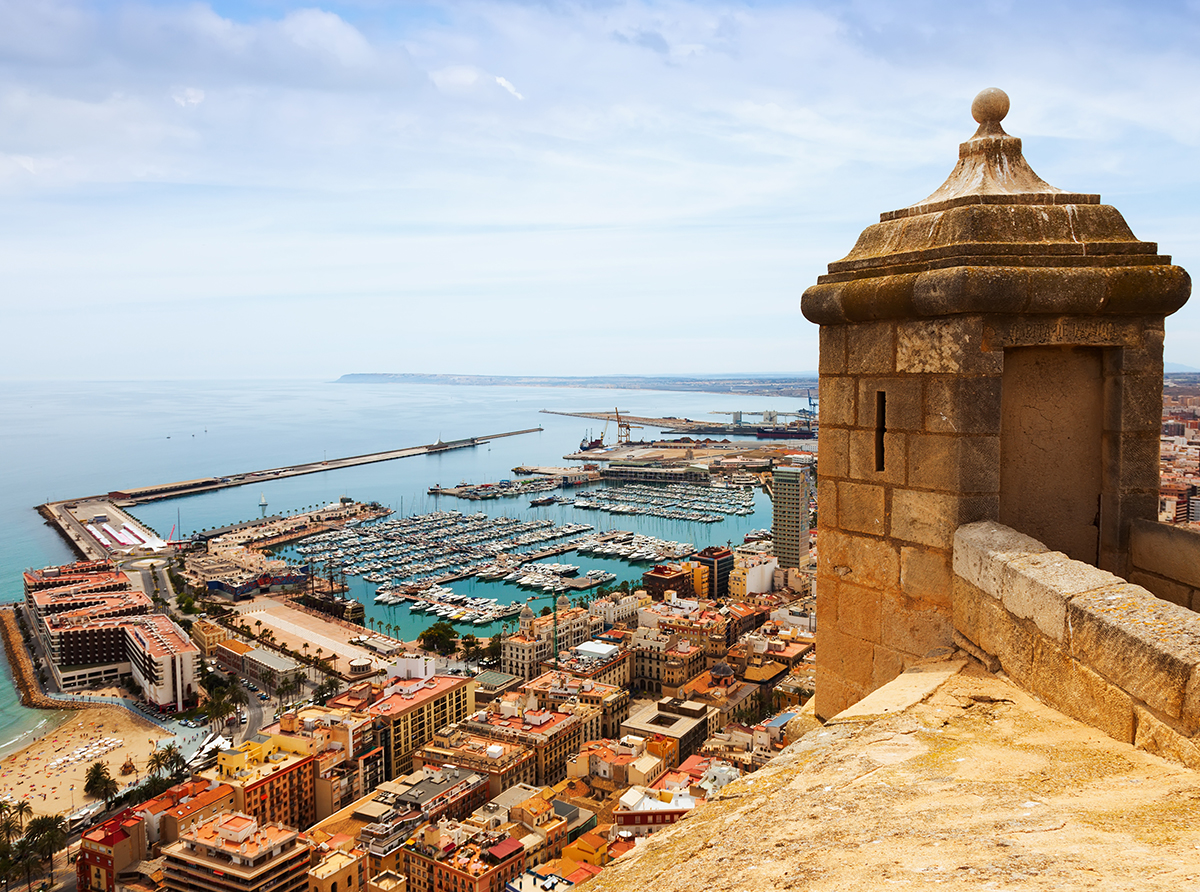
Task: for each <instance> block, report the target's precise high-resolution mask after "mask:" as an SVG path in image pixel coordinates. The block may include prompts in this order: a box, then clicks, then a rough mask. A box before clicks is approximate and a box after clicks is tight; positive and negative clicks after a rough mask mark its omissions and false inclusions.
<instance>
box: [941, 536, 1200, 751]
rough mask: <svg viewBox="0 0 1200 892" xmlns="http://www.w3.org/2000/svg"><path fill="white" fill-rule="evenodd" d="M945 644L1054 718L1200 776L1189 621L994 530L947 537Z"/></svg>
mask: <svg viewBox="0 0 1200 892" xmlns="http://www.w3.org/2000/svg"><path fill="white" fill-rule="evenodd" d="M953 568H954V579H953V606H954V628H955V633H956V634H955V642H956V643H957V644H958V645H959V646H961V647H962V648H963V649H964V650H967V651H969V652H970V653H972V654H974V655H975V656H976V657H978V658H979V659H981V660H982V661H984V663H985V664H987V665H988V668H990V669H993V670H997V669H1002V670H1003V671H1004V672H1005V673H1006V674H1007V675H1008V676H1009V677H1010V678H1012V679H1013V681H1015V682H1016V683H1017V684H1018V685H1020V686H1021V687H1023V688H1025V689H1026V690H1028V691H1030V692H1031V693H1033V694H1035V695H1037V696H1038V697H1040V698H1042V699H1043V700H1044V701H1046V702H1047V703H1049V704H1050V705H1051V706H1053V707H1054V708H1056V709H1059V710H1061V711H1062V712H1064V713H1066V714H1067V715H1070V716H1072V717H1073V718H1075V719H1078V720H1079V721H1082V722H1084V723H1086V724H1088V725H1091V726H1092V727H1094V728H1097V729H1099V730H1101V731H1104V732H1105V733H1106V734H1108V735H1109V736H1111V737H1113V738H1115V739H1117V740H1120V741H1124V742H1126V743H1132V744H1134V745H1135V746H1137V747H1138V748H1140V749H1144V750H1146V751H1148V752H1151V753H1155V754H1157V755H1160V756H1165V757H1168V758H1172V759H1175V760H1177V761H1180V762H1182V763H1183V764H1185V765H1188V766H1189V767H1192V768H1200V746H1198V745H1197V743H1198V742H1200V737H1198V735H1200V616H1197V615H1196V614H1195V613H1193V612H1192V611H1191V610H1190V609H1187V608H1185V607H1181V606H1179V605H1178V604H1173V603H1170V602H1168V601H1164V600H1162V599H1160V598H1158V597H1156V596H1155V595H1154V594H1153V593H1152V592H1151V591H1148V590H1147V589H1145V588H1143V587H1142V586H1139V585H1134V584H1132V583H1129V582H1126V581H1125V580H1124V579H1121V578H1120V577H1118V576H1115V575H1113V574H1112V573H1108V572H1106V571H1104V570H1099V569H1097V568H1095V567H1093V566H1090V565H1088V564H1085V563H1082V562H1080V561H1073V560H1071V559H1070V558H1068V557H1067V556H1066V555H1065V554H1062V553H1060V552H1054V551H1050V550H1049V549H1048V548H1046V546H1045V545H1043V544H1042V543H1040V542H1038V541H1037V540H1035V539H1032V538H1030V537H1029V536H1025V535H1023V534H1021V533H1018V532H1016V531H1015V530H1012V529H1009V528H1008V527H1005V526H1003V525H1001V524H999V523H996V522H994V521H980V522H977V523H972V524H968V525H966V526H964V527H962V528H960V529H959V530H958V531H957V532H956V533H955V536H954V565H953Z"/></svg>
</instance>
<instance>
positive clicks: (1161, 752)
mask: <svg viewBox="0 0 1200 892" xmlns="http://www.w3.org/2000/svg"><path fill="white" fill-rule="evenodd" d="M1135 715H1136V720H1137V737H1136V739H1135V740H1134V746H1136V747H1137V748H1138V749H1140V750H1145V751H1146V752H1148V753H1154V755H1156V756H1162V757H1163V758H1164V759H1170V760H1171V761H1172V762H1178V763H1179V764H1181V765H1186V766H1187V767H1188V768H1193V769H1195V768H1200V747H1198V746H1196V744H1195V743H1194V742H1192V741H1191V740H1189V739H1188V738H1186V737H1184V736H1183V735H1182V734H1180V733H1179V732H1178V731H1176V730H1175V729H1174V728H1172V727H1171V726H1170V725H1168V724H1167V723H1166V722H1163V721H1160V720H1159V719H1158V718H1157V717H1156V716H1155V715H1154V714H1153V713H1151V712H1150V710H1148V709H1146V708H1145V707H1144V706H1138V707H1135Z"/></svg>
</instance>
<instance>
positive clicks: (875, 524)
mask: <svg viewBox="0 0 1200 892" xmlns="http://www.w3.org/2000/svg"><path fill="white" fill-rule="evenodd" d="M837 489H838V496H837V497H838V523H839V526H841V527H842V528H843V529H847V530H854V531H856V532H859V533H871V534H872V535H875V536H882V535H883V534H884V533H886V532H887V526H888V516H887V515H888V512H887V505H886V497H885V496H886V494H885V492H884V488H883V487H882V486H873V485H871V484H869V483H852V482H849V481H842V482H841V483H839V484H838V486H837Z"/></svg>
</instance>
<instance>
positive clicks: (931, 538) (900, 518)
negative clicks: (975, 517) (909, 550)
mask: <svg viewBox="0 0 1200 892" xmlns="http://www.w3.org/2000/svg"><path fill="white" fill-rule="evenodd" d="M891 521H892V523H891V529H890V532H891V535H892V537H893V538H895V539H902V540H904V541H907V542H916V543H919V544H921V545H928V546H930V547H932V548H941V549H945V550H947V551H949V550H950V548H952V547H953V545H954V530H955V529H956V528H957V527H958V498H957V497H956V496H952V495H949V494H947V493H940V492H922V491H920V490H916V489H896V490H894V491H893V492H892V517H891Z"/></svg>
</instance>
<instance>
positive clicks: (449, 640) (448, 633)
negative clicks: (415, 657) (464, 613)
mask: <svg viewBox="0 0 1200 892" xmlns="http://www.w3.org/2000/svg"><path fill="white" fill-rule="evenodd" d="M417 641H418V642H419V643H420V645H421V647H423V648H424V649H425V650H433V651H437V652H438V653H439V654H441V655H442V656H447V655H449V654H452V653H454V651H455V650H457V646H458V631H457V630H456V629H455V628H454V626H452V625H450V623H448V622H446V621H445V620H440V621H438V622H436V623H434V624H433V625H432V626H430V627H429V628H427V629H426V630H425V631H423V632H422V633H421V634H420V635H418V636H417Z"/></svg>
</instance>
